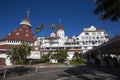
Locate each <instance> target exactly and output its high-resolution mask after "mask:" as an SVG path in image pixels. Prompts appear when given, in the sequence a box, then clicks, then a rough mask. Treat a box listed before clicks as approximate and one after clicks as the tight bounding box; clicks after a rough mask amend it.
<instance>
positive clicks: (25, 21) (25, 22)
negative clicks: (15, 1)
mask: <svg viewBox="0 0 120 80" xmlns="http://www.w3.org/2000/svg"><path fill="white" fill-rule="evenodd" d="M26 13H27V15H26V18H24V19H23V20H22V21H21V22H20V25H27V26H29V27H30V28H31V23H30V20H29V13H30V10H27V12H26Z"/></svg>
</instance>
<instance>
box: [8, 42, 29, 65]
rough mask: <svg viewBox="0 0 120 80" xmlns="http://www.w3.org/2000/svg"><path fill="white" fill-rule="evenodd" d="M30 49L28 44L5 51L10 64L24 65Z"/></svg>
mask: <svg viewBox="0 0 120 80" xmlns="http://www.w3.org/2000/svg"><path fill="white" fill-rule="evenodd" d="M30 50H31V47H30V46H29V45H28V44H25V43H22V44H21V45H20V46H19V47H16V46H14V47H12V48H10V49H8V50H7V53H8V56H7V57H9V58H10V60H11V62H12V64H24V63H25V61H26V57H27V56H28V55H30Z"/></svg>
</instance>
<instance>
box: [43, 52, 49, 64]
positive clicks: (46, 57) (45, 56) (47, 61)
mask: <svg viewBox="0 0 120 80" xmlns="http://www.w3.org/2000/svg"><path fill="white" fill-rule="evenodd" d="M50 55H51V53H50V52H49V53H48V54H44V55H43V56H42V57H41V61H42V62H45V63H49V61H50Z"/></svg>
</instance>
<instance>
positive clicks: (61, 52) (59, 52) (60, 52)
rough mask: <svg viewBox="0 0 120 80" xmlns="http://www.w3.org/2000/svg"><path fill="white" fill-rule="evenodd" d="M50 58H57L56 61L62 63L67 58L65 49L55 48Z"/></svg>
mask: <svg viewBox="0 0 120 80" xmlns="http://www.w3.org/2000/svg"><path fill="white" fill-rule="evenodd" d="M52 58H54V59H57V60H58V63H64V62H65V60H66V58H67V50H63V49H57V50H56V54H53V56H52Z"/></svg>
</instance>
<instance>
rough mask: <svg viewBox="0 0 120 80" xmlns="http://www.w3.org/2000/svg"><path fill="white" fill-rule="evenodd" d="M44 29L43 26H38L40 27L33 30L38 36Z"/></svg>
mask: <svg viewBox="0 0 120 80" xmlns="http://www.w3.org/2000/svg"><path fill="white" fill-rule="evenodd" d="M44 28H45V24H40V26H38V27H36V28H35V33H36V34H38V33H39V32H41V30H42V29H44Z"/></svg>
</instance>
